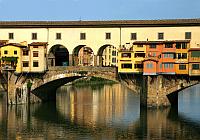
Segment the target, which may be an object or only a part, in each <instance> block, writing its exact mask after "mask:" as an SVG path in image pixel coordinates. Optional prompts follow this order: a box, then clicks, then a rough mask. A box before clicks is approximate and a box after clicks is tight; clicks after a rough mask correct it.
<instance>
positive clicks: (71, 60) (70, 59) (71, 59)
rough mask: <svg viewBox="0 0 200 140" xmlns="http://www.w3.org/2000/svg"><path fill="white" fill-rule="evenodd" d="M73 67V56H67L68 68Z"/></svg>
mask: <svg viewBox="0 0 200 140" xmlns="http://www.w3.org/2000/svg"><path fill="white" fill-rule="evenodd" d="M72 65H73V55H72V54H69V66H72Z"/></svg>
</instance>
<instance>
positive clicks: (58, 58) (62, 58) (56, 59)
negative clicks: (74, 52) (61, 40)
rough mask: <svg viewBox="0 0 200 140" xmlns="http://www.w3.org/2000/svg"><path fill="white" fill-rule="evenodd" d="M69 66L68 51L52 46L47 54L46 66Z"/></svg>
mask: <svg viewBox="0 0 200 140" xmlns="http://www.w3.org/2000/svg"><path fill="white" fill-rule="evenodd" d="M68 65H69V51H68V49H67V48H66V47H65V46H63V45H61V44H56V45H53V46H52V47H51V48H50V49H49V52H48V66H49V67H51V66H68Z"/></svg>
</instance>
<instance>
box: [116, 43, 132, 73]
mask: <svg viewBox="0 0 200 140" xmlns="http://www.w3.org/2000/svg"><path fill="white" fill-rule="evenodd" d="M133 56H134V52H133V47H130V46H125V45H123V46H122V47H121V48H120V49H119V50H118V72H119V73H133V71H134V60H133V59H132V58H133Z"/></svg>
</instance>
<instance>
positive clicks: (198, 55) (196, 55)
mask: <svg viewBox="0 0 200 140" xmlns="http://www.w3.org/2000/svg"><path fill="white" fill-rule="evenodd" d="M191 57H200V51H191Z"/></svg>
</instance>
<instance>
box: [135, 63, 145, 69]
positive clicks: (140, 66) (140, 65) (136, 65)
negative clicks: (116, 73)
mask: <svg viewBox="0 0 200 140" xmlns="http://www.w3.org/2000/svg"><path fill="white" fill-rule="evenodd" d="M134 67H135V68H138V69H142V68H143V64H135V65H134Z"/></svg>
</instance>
